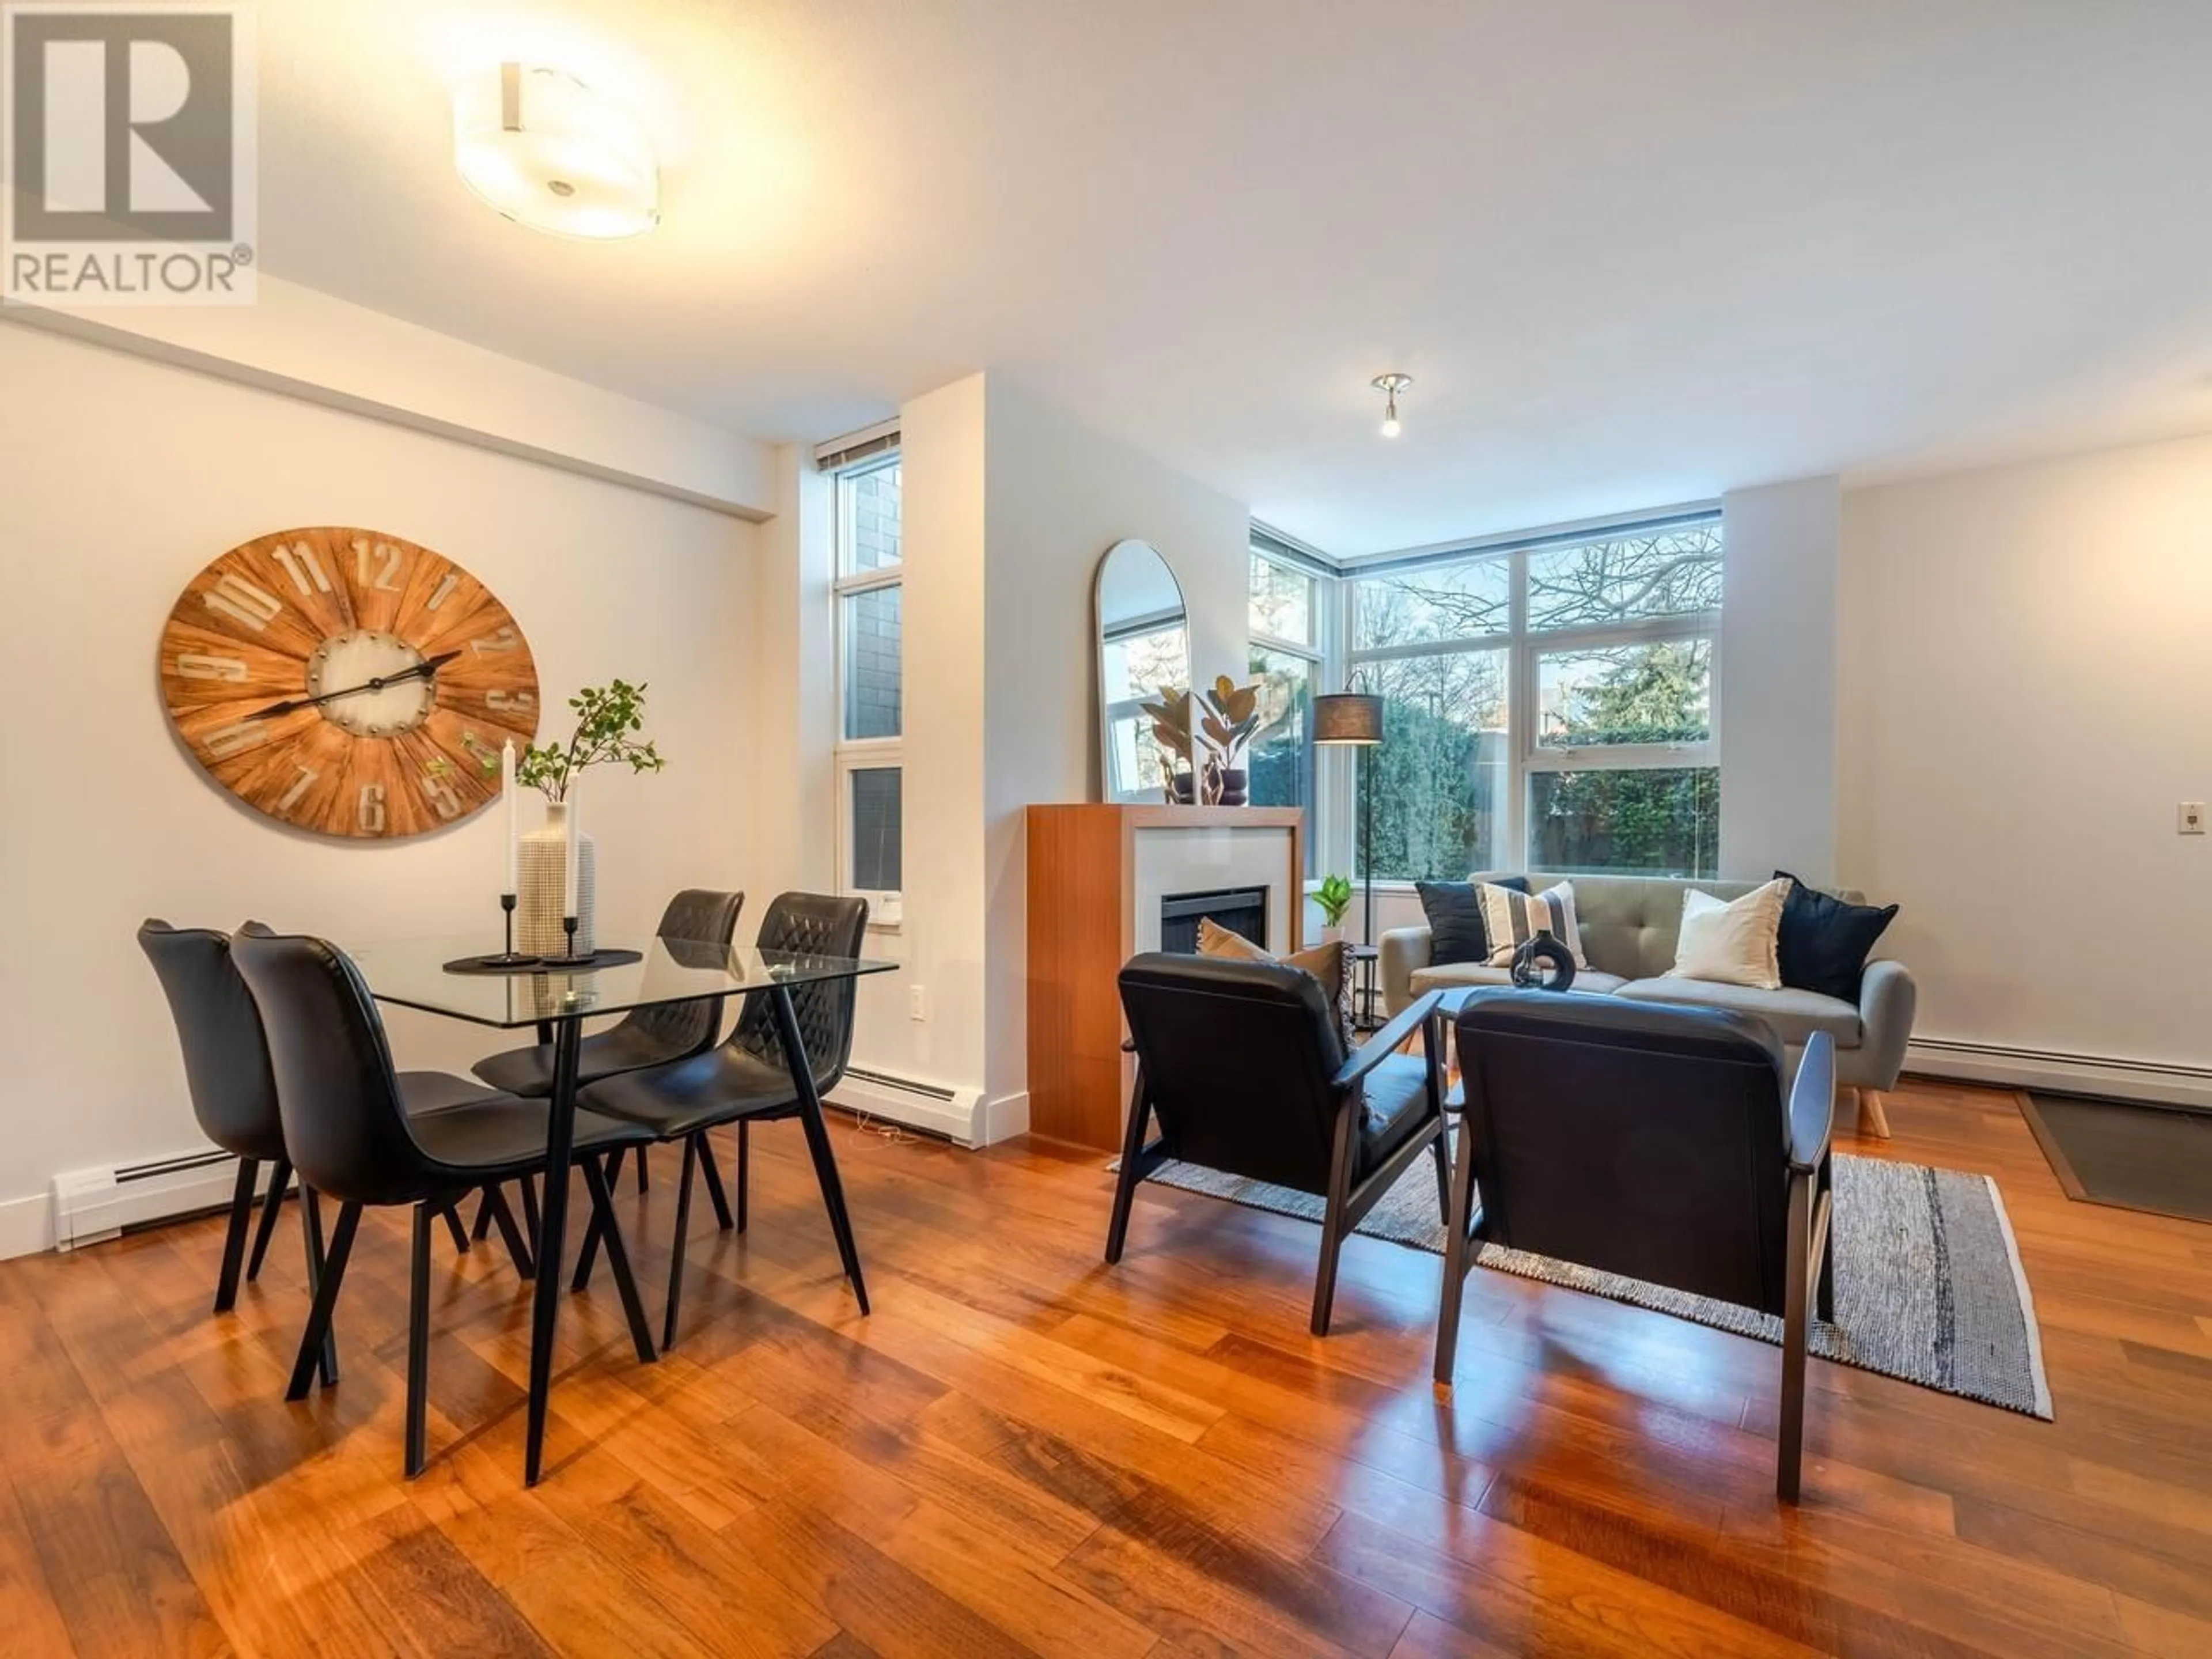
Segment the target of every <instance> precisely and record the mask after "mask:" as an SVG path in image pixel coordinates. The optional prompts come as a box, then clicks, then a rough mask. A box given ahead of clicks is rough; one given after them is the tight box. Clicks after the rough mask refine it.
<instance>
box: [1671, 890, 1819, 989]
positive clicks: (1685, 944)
mask: <svg viewBox="0 0 2212 1659" xmlns="http://www.w3.org/2000/svg"><path fill="white" fill-rule="evenodd" d="M1789 897H1790V884H1789V883H1788V882H1786V881H1770V882H1768V883H1767V884H1765V886H1764V887H1755V888H1753V890H1751V891H1750V892H1748V893H1746V894H1745V895H1744V896H1742V897H1741V898H1740V899H1735V900H1727V899H1717V898H1715V897H1714V896H1712V895H1711V893H1703V892H1699V890H1697V889H1696V888H1694V887H1692V889H1690V890H1689V891H1688V892H1686V893H1685V894H1684V895H1683V896H1682V931H1681V932H1680V933H1679V934H1678V935H1677V936H1676V937H1675V940H1674V966H1673V967H1672V968H1670V969H1668V970H1667V972H1668V977H1670V978H1673V979H1703V980H1711V981H1713V982H1714V983H1715V984H1717V985H1748V986H1751V987H1753V988H1755V989H1758V990H1761V991H1778V990H1780V989H1781V988H1782V963H1781V960H1780V958H1779V957H1778V956H1777V954H1776V946H1775V941H1776V939H1778V937H1779V935H1780V933H1781V931H1782V907H1783V904H1784V902H1786V901H1787V900H1788V899H1789Z"/></svg>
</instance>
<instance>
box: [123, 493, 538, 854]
mask: <svg viewBox="0 0 2212 1659" xmlns="http://www.w3.org/2000/svg"><path fill="white" fill-rule="evenodd" d="M161 696H162V700H163V701H164V702H166V703H167V706H168V710H169V719H170V720H171V721H172V722H173V723H174V725H175V726H176V728H177V734H178V736H179V737H180V738H182V739H183V740H184V743H185V747H186V748H187V749H189V750H191V754H192V757H193V758H194V759H196V760H197V761H198V762H199V763H200V764H201V766H203V767H204V768H205V769H206V770H207V773H208V775H209V776H210V777H212V778H213V779H214V780H215V781H216V782H217V783H219V784H221V785H222V787H224V788H226V789H228V790H229V791H230V792H231V793H233V794H234V795H236V796H237V797H238V798H239V799H240V800H242V801H244V802H246V804H247V805H250V806H252V807H253V808H255V809H256V810H257V811H262V812H265V813H267V814H268V815H269V816H270V817H272V818H277V819H281V820H282V821H283V822H284V823H289V824H293V825H295V826H296V827H298V828H300V829H311V830H315V831H318V832H319V833H321V834H323V835H329V836H369V837H375V838H382V839H387V840H388V839H392V838H395V837H398V836H416V835H421V834H422V833H423V832H424V831H426V830H430V829H440V828H441V827H443V826H444V825H446V824H448V823H456V822H458V821H459V820H460V819H462V818H465V817H467V816H468V815H469V814H470V813H471V812H473V811H476V810H477V808H478V807H481V806H483V805H486V804H487V803H488V802H489V801H490V800H492V799H494V798H495V797H496V796H497V795H498V793H499V787H500V776H499V756H500V749H501V745H502V744H505V743H506V742H507V739H508V738H513V739H514V740H515V743H516V744H517V746H518V747H520V745H521V744H526V743H527V742H528V741H529V740H530V739H531V738H532V737H534V736H535V735H536V734H537V732H538V666H537V664H536V663H535V662H534V661H533V660H532V658H531V654H530V646H529V643H528V641H526V640H524V638H523V637H522V629H520V627H518V626H517V625H516V623H515V620H514V618H513V616H512V615H510V614H509V613H508V611H507V607H506V606H505V605H501V603H500V602H499V600H498V599H495V598H494V597H493V595H492V592H491V590H490V589H489V588H487V587H486V586H484V585H483V583H482V582H480V581H478V580H477V579H476V578H475V577H474V576H471V574H469V573H468V572H467V571H465V570H464V569H462V568H460V567H459V565H457V564H455V563H454V562H453V561H452V560H450V559H447V558H446V557H444V556H441V555H440V554H437V553H434V552H432V551H431V550H429V549H428V548H427V547H418V546H416V544H414V543H413V542H409V541H403V540H401V539H400V538H398V537H397V536H387V535H386V534H384V533H383V532H380V531H374V530H357V529H345V528H335V527H323V528H318V529H312V530H287V531H283V532H280V533H278V534H276V535H273V536H264V537H262V538H259V539H258V540H256V541H251V542H246V543H245V544H242V545H240V546H238V547H234V548H232V549H231V550H230V551H229V552H228V553H226V554H224V555H223V556H222V557H221V558H219V559H217V560H216V561H215V562H214V563H212V564H210V565H209V566H208V567H207V568H206V569H204V570H203V571H201V572H200V574H198V575H197V576H195V577H193V578H192V580H191V582H190V583H189V584H188V585H187V586H185V591H184V593H183V595H182V596H181V597H180V598H179V599H178V600H177V603H176V605H175V608H174V609H173V610H172V611H170V612H169V622H168V626H167V628H165V629H162V631H161Z"/></svg>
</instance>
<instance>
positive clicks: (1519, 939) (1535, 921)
mask: <svg viewBox="0 0 2212 1659" xmlns="http://www.w3.org/2000/svg"><path fill="white" fill-rule="evenodd" d="M1475 896H1476V897H1477V898H1478V899H1479V900H1480V901H1481V903H1482V931H1483V932H1484V933H1486V934H1487V935H1489V938H1490V965H1491V966H1492V967H1493V968H1510V967H1511V966H1512V965H1513V953H1514V952H1515V951H1517V950H1519V949H1520V948H1521V947H1522V945H1526V944H1527V943H1528V941H1529V940H1530V939H1534V938H1535V937H1536V934H1537V933H1538V931H1539V930H1540V929H1541V930H1542V931H1543V932H1546V933H1550V934H1551V936H1552V937H1553V939H1557V940H1559V943H1560V944H1562V945H1565V946H1566V947H1567V951H1568V954H1570V955H1571V956H1572V957H1574V959H1575V966H1576V967H1577V968H1587V967H1589V957H1586V956H1584V955H1583V936H1582V930H1581V929H1580V928H1578V927H1576V926H1575V884H1574V883H1572V882H1571V881H1563V882H1561V883H1560V884H1559V885H1558V886H1557V887H1547V888H1546V889H1545V890H1543V891H1542V892H1541V893H1516V892H1515V891H1514V890H1512V889H1511V888H1510V887H1498V886H1494V885H1492V884H1491V883H1489V882H1485V883H1483V884H1482V885H1481V886H1480V887H1478V888H1476V889H1475Z"/></svg>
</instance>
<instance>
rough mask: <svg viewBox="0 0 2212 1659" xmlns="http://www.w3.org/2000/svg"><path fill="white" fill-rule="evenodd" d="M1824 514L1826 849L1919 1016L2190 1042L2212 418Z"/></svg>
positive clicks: (2204, 771)
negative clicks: (1870, 901)
mask: <svg viewBox="0 0 2212 1659" xmlns="http://www.w3.org/2000/svg"><path fill="white" fill-rule="evenodd" d="M1843 524H1844V538H1843V546H1844V635H1843V637H1844V651H1843V663H1842V716H1843V746H1842V756H1843V767H1842V771H1843V788H1842V811H1841V848H1840V851H1841V860H1842V866H1843V870H1844V874H1845V875H1846V877H1847V878H1849V879H1850V881H1851V882H1852V883H1853V884H1855V885H1857V886H1861V887H1863V888H1865V889H1867V890H1869V892H1870V893H1871V894H1873V895H1875V896H1878V897H1881V898H1882V899H1885V900H1894V901H1896V902H1899V903H1901V904H1902V905H1903V907H1904V908H1903V911H1902V913H1901V914H1900V915H1899V918H1898V921H1897V922H1896V923H1895V924H1894V925H1893V927H1892V930H1891V933H1890V935H1889V937H1888V938H1887V939H1885V941H1884V945H1885V947H1886V950H1887V952H1888V953H1891V954H1894V955H1896V956H1898V957H1901V958H1902V959H1904V960H1905V962H1907V963H1911V966H1912V968H1913V970H1914V972H1915V975H1916V976H1917V978H1918V980H1919V981H1920V986H1921V999H1922V1000H1921V1011H1920V1018H1919V1023H1918V1027H1917V1036H1923V1037H1927V1036H1933V1037H1938V1038H1943V1039H1948V1040H1954V1041H1960V1042H1978V1043H1994V1044H2000V1045H2007V1046H2013V1047H2020V1048H2031V1049H2034V1050H2039V1051H2046V1052H2048V1051H2057V1052H2060V1053H2079V1054H2091V1055H2105V1056H2116V1057H2119V1058H2122V1059H2125V1060H2147V1061H2159V1062H2166V1063H2170V1064H2175V1065H2181V1066H2212V1020H2208V1019H2207V1018H2206V1010H2207V1009H2208V1007H2212V968H2208V965H2207V961H2206V957H2205V955H2204V950H2205V940H2206V939H2207V938H2208V937H2212V838H2208V837H2203V836H2191V837H2183V836H2177V835H2176V834H2175V830H2174V821H2175V807H2176V804H2177V803H2178V802H2179V801H2182V800H2204V799H2212V722H2208V719H2207V710H2208V709H2212V438H2199V439H2191V440H2188V441H2181V442H2174V443H2164V444H2155V445H2147V446H2142V447H2135V448H2130V449H2123V450H2114V451H2110V452H2106V453H2098V454H2091V455H2081V456H2075V457H2071V458H2069V459H2062V460H2055V461H2049V462H2044V463H2039V464H2036V465H2025V466H2015V467H2008V468H2002V469H1998V470H1993V471H1980V472H1971V473H1965V474H1960V475H1956V476H1953V477H1941V478H1931V479H1926V480H1922V481H1917V482H1912V483H1898V484H1892V485H1887V486H1884V487H1881V488H1874V489H1854V490H1852V491H1850V492H1849V493H1848V494H1847V495H1845V496H1844V518H1843ZM1731 764H1733V757H1731Z"/></svg>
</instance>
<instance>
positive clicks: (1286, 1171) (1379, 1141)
mask: <svg viewBox="0 0 2212 1659" xmlns="http://www.w3.org/2000/svg"><path fill="white" fill-rule="evenodd" d="M1436 1005H1437V996H1436V994H1433V993H1432V994H1430V995H1428V996H1425V997H1422V998H1420V999H1419V1000H1417V1001H1415V1002H1414V1003H1413V1005H1412V1006H1409V1007H1407V1009H1406V1010H1405V1011H1404V1012H1402V1013H1401V1014H1400V1015H1399V1016H1398V1017H1397V1018H1395V1019H1394V1020H1392V1021H1391V1022H1390V1023H1389V1024H1388V1025H1386V1026H1384V1027H1383V1029H1382V1030H1380V1031H1377V1032H1376V1033H1375V1035H1374V1036H1370V1038H1369V1039H1368V1040H1367V1042H1365V1043H1364V1044H1363V1045H1361V1047H1360V1048H1358V1050H1357V1051H1356V1052H1354V1053H1352V1054H1350V1055H1346V1053H1345V1052H1344V1045H1343V1042H1342V1040H1341V1039H1340V1037H1339V1036H1338V1034H1337V1025H1336V1014H1335V1011H1334V1009H1333V1008H1331V1007H1330V1006H1329V1004H1328V999H1327V998H1326V997H1324V996H1323V995H1322V988H1321V986H1320V983H1319V981H1316V979H1315V978H1314V976H1313V975H1310V974H1309V973H1307V972H1305V971H1304V969H1297V968H1291V967H1286V966H1284V965H1282V964H1279V963H1263V962H1243V961H1232V960H1230V959H1227V958H1224V957H1196V956H1180V955H1170V954H1167V953H1164V952H1162V953H1154V954H1152V955H1148V956H1139V957H1133V958H1131V960H1130V961H1129V963H1128V964H1127V966H1126V967H1124V968H1123V969H1121V1009H1122V1012H1123V1013H1124V1014H1125V1015H1127V1018H1128V1022H1129V1036H1130V1042H1131V1046H1132V1047H1133V1048H1134V1049H1135V1050H1136V1054H1137V1082H1136V1088H1135V1090H1134V1091H1133V1094H1132V1096H1131V1097H1130V1101H1129V1121H1128V1124H1127V1128H1126V1131H1125V1133H1124V1137H1123V1140H1122V1146H1121V1178H1120V1181H1119V1182H1117V1183H1116V1185H1115V1189H1114V1218H1113V1221H1112V1224H1111V1225H1110V1227H1109V1231H1108V1233H1107V1238H1106V1260H1107V1261H1109V1262H1115V1261H1120V1260H1121V1249H1122V1246H1123V1244H1124V1243H1125V1242H1126V1241H1127V1237H1128V1231H1129V1210H1130V1206H1131V1204H1132V1201H1133V1200H1134V1198H1135V1196H1136V1192H1137V1183H1138V1182H1140V1181H1142V1180H1143V1179H1144V1178H1145V1177H1146V1176H1148V1175H1150V1174H1151V1173H1152V1171H1153V1170H1156V1169H1158V1167H1159V1166H1160V1165H1161V1164H1163V1163H1164V1162H1166V1161H1167V1160H1168V1159H1170V1158H1180V1159H1182V1160H1184V1161H1186V1162H1188V1163H1191V1164H1200V1165H1202V1166H1204V1167H1205V1168H1206V1169H1209V1170H1225V1171H1226V1172H1228V1173H1229V1174H1231V1175H1239V1176H1245V1177H1247V1178H1248V1179H1250V1180H1255V1181H1265V1182H1272V1183H1273V1184H1274V1185H1275V1186H1278V1187H1289V1188H1293V1189H1295V1190H1297V1191H1298V1192H1303V1193H1312V1194H1316V1195H1317V1196H1319V1197H1320V1198H1322V1200H1324V1201H1325V1202H1326V1205H1327V1210H1326V1212H1325V1217H1324V1219H1323V1221H1322V1239H1321V1267H1320V1271H1319V1273H1318V1275H1317V1276H1316V1280H1315V1283H1314V1301H1313V1332H1314V1334H1315V1335H1316V1336H1326V1335H1327V1334H1328V1318H1329V1308H1330V1304H1331V1303H1332V1302H1334V1299H1335V1295H1336V1262H1337V1257H1338V1255H1339V1254H1340V1252H1341V1251H1342V1249H1343V1248H1344V1238H1345V1235H1346V1233H1348V1232H1350V1231H1352V1229H1353V1228H1354V1227H1356V1226H1358V1225H1359V1221H1360V1218H1362V1217H1363V1216H1364V1215H1365V1214H1366V1213H1367V1212H1368V1211H1370V1210H1371V1209H1372V1208H1374V1207H1375V1202H1376V1200H1377V1199H1379V1198H1381V1197H1382V1196H1383V1194H1384V1193H1387V1192H1388V1191H1389V1190H1390V1188H1391V1185H1392V1183H1393V1182H1395V1181H1396V1180H1397V1179H1398V1177H1399V1176H1401V1175H1402V1174H1404V1173H1405V1170H1406V1168H1407V1165H1408V1164H1412V1163H1413V1160H1414V1159H1416V1158H1419V1157H1420V1155H1421V1154H1422V1153H1423V1152H1429V1153H1431V1155H1432V1156H1433V1157H1434V1158H1435V1159H1436V1164H1437V1203H1438V1205H1439V1206H1442V1205H1443V1201H1444V1197H1445V1182H1446V1179H1447V1176H1448V1174H1449V1165H1448V1164H1447V1162H1446V1158H1445V1150H1444V1116H1443V1073H1442V1072H1441V1070H1440V1069H1439V1066H1438V1064H1437V1053H1436V1048H1435V1036H1436V1033H1435V1030H1434V1025H1435V1022H1434V1020H1433V1019H1432V1018H1431V1015H1432V1014H1433V1013H1434V1012H1435V1010H1436ZM1416 1032H1419V1034H1420V1036H1421V1037H1422V1053H1421V1054H1419V1055H1414V1054H1400V1053H1399V1052H1398V1049H1399V1048H1400V1047H1401V1045H1402V1044H1403V1043H1405V1042H1406V1041H1407V1039H1408V1038H1410V1037H1412V1036H1413V1035H1414V1034H1415V1033H1416ZM1152 1117H1157V1118H1158V1120H1159V1126H1160V1133H1159V1135H1158V1139H1154V1140H1152V1141H1151V1142H1150V1143H1147V1142H1146V1139H1145V1130H1146V1121H1147V1120H1148V1119H1149V1118H1152Z"/></svg>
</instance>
